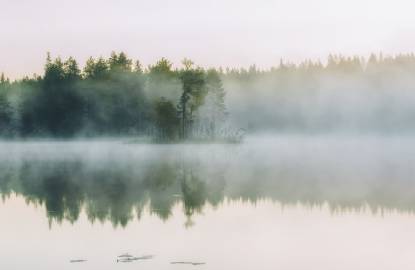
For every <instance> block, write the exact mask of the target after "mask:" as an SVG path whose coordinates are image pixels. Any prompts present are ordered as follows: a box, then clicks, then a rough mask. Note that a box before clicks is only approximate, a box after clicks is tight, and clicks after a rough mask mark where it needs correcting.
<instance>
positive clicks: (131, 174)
mask: <svg viewBox="0 0 415 270" xmlns="http://www.w3.org/2000/svg"><path fill="white" fill-rule="evenodd" d="M127 142H128V140H127ZM414 159H415V144H414V140H413V138H412V137H411V136H396V135H393V136H392V135H390V136H384V135H383V136H375V135H360V136H358V135H344V134H343V135H314V136H309V135H293V134H290V135H275V134H273V135H267V136H265V135H264V136H250V137H247V138H246V139H245V141H244V143H242V144H209V145H206V144H129V143H125V141H123V140H121V141H120V140H108V141H103V140H101V141H96V140H95V141H94V140H86V141H85V140H84V141H69V142H68V141H66V142H65V141H27V142H1V143H0V172H1V174H0V193H1V196H2V202H0V216H1V217H2V220H7V222H2V224H1V225H0V233H1V234H2V243H3V244H2V245H1V247H0V251H1V252H2V254H4V255H5V258H4V259H3V260H2V262H0V266H1V267H2V268H3V267H4V268H5V269H7V268H8V269H11V268H14V269H16V268H17V269H24V268H26V267H28V266H29V265H30V264H36V265H37V266H42V267H43V269H56V268H60V269H73V268H77V269H91V267H92V268H95V269H98V268H99V269H115V268H118V267H123V268H126V269H136V268H137V267H140V268H142V269H154V268H157V269H172V268H177V269H180V265H171V264H170V262H174V261H195V262H203V263H207V264H206V266H200V267H203V268H207V269H229V268H238V269H253V268H255V267H256V266H258V265H259V264H261V265H263V266H264V267H263V269H275V267H276V266H278V267H284V268H287V269H309V267H310V266H311V267H312V268H313V269H315V268H319V269H332V266H333V265H336V266H337V265H338V266H339V267H338V269H350V268H356V267H359V266H362V265H363V266H365V267H367V268H373V267H376V268H379V269H389V267H390V266H392V265H399V267H400V269H410V268H409V267H408V265H412V261H413V260H412V259H410V258H409V257H407V256H406V255H405V254H408V253H407V252H409V251H410V250H411V249H412V246H413V244H412V243H413V242H412V241H413V240H415V235H414V234H413V233H412V231H413V230H412V229H409V228H410V227H411V226H412V225H413V224H414V222H415V221H414V216H413V212H414V211H415V201H414V198H413V193H414V191H415V182H414V181H413V177H412V176H413V175H414V173H415V172H414V170H415V169H414V167H413V166H412V165H413V164H414V161H415V160H414ZM28 219H30V222H27V220H28ZM411 224H412V225H411ZM388 235H389V236H390V235H393V238H391V237H388ZM356 237H359V240H358V241H357V240H356ZM224 239H225V240H224ZM57 242H58V243H60V244H62V245H60V246H59V247H56V243H57ZM109 243H111V244H109ZM179 243H180V248H178V245H179ZM294 243H295V244H294ZM339 243H341V245H340V244H339ZM398 243H399V244H398ZM398 246H399V248H398ZM52 249H53V254H54V255H53V256H52V257H49V256H48V257H47V258H45V255H44V254H46V253H48V252H49V253H50V252H51V250H52ZM207 250H209V252H207ZM397 250H399V253H396V251H397ZM402 250H403V252H402ZM123 252H130V253H133V254H134V255H135V254H136V255H137V256H142V255H148V254H152V255H155V257H154V258H153V259H150V260H148V261H142V262H137V263H130V264H128V263H127V264H123V265H119V263H117V262H116V260H115V258H116V256H118V255H120V254H122V253H123ZM16 254H19V255H20V256H24V257H25V258H26V259H25V260H17V261H16V260H14V259H13V258H14V256H16ZM299 256H300V257H302V258H304V259H303V260H301V261H295V262H294V261H293V258H296V257H299ZM345 256H346V257H347V258H349V259H348V260H347V263H342V262H343V260H344V257H345ZM327 257H330V258H331V261H330V262H329V263H328V262H327ZM239 258H245V259H243V260H241V259H239ZM392 258H393V259H392ZM396 258H399V263H397V262H396V261H395V260H396ZM72 259H87V260H88V261H87V262H85V263H80V264H77V265H73V264H71V263H69V260H72ZM382 259H383V266H384V267H379V263H378V262H379V260H382Z"/></svg>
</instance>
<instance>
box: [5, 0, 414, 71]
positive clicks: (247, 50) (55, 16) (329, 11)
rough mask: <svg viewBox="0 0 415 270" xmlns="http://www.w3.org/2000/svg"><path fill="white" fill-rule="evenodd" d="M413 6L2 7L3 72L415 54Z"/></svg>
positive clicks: (53, 0)
mask: <svg viewBox="0 0 415 270" xmlns="http://www.w3.org/2000/svg"><path fill="white" fill-rule="evenodd" d="M414 14H415V2H414V1H413V0H393V1H391V0H250V1H248V0H210V1H209V0H203V1H199V0H174V1H173V0H171V1H169V0H149V1H140V0H36V1H34V0H0V72H1V71H4V72H5V73H6V74H7V75H8V76H10V77H13V78H15V77H21V76H22V75H25V74H32V73H34V72H37V73H41V72H42V69H43V64H44V61H45V57H46V52H47V51H50V52H51V53H52V55H53V56H58V55H59V56H62V57H63V58H66V57H68V56H74V57H76V58H77V59H78V60H79V61H80V62H81V63H82V64H83V63H84V61H85V60H86V58H87V57H88V56H100V55H102V56H108V55H109V54H110V52H111V51H112V50H115V51H121V50H122V51H125V52H127V54H128V55H129V56H131V57H132V58H137V59H139V60H141V61H142V62H143V63H144V64H150V63H153V62H155V61H156V60H157V59H159V58H161V57H163V56H164V57H167V58H169V59H170V60H172V61H173V62H175V63H177V64H178V63H180V60H181V59H183V58H184V57H188V58H191V59H193V60H194V61H195V62H196V63H197V64H199V65H201V66H205V67H209V66H224V67H226V66H232V67H241V66H244V67H247V66H249V65H251V64H256V65H257V66H259V67H264V68H267V67H270V66H272V65H278V63H279V59H280V58H284V59H287V60H291V61H296V62H297V61H300V60H302V59H305V58H311V59H323V60H324V59H325V58H326V57H327V55H328V54H329V53H342V54H345V55H354V54H359V55H362V56H366V55H367V54H369V53H370V52H380V51H382V52H384V53H386V54H395V53H399V52H411V51H415V15H414Z"/></svg>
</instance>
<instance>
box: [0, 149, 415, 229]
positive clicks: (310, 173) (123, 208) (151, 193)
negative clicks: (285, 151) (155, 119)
mask: <svg viewBox="0 0 415 270" xmlns="http://www.w3.org/2000/svg"><path fill="white" fill-rule="evenodd" d="M212 160H213V161H212ZM235 160H236V161H235ZM317 171H321V168H320V167H319V166H314V165H310V164H308V163H305V164H303V165H302V166H301V169H299V167H297V166H292V164H291V163H286V162H285V163H278V162H277V163H272V164H267V163H266V162H263V163H250V164H248V163H246V162H245V161H244V162H242V161H241V160H238V159H234V161H233V163H229V162H225V161H224V160H223V159H222V160H219V161H216V162H215V159H214V158H213V159H209V160H207V159H206V158H205V157H203V158H201V156H197V155H196V156H191V158H188V157H186V156H182V155H177V153H174V154H166V153H162V154H160V155H155V156H152V157H148V158H144V159H134V158H132V159H124V160H114V159H111V158H110V159H108V160H106V159H104V160H85V159H82V158H80V157H78V156H75V157H74V158H57V159H55V158H44V159H36V158H20V159H18V160H4V161H2V162H0V172H1V173H0V191H1V196H2V198H3V200H6V199H7V198H8V197H9V196H10V194H13V193H16V194H18V195H21V196H23V197H24V198H25V200H26V202H27V203H28V204H34V205H42V206H43V207H44V209H45V211H46V214H47V217H48V218H49V221H50V223H51V224H52V223H54V222H56V223H61V222H62V221H64V220H65V221H69V222H71V223H74V222H75V221H77V220H78V218H79V216H80V213H81V212H82V211H85V213H86V216H87V218H88V219H89V221H90V222H91V223H94V222H107V221H110V222H111V223H112V224H113V226H115V227H117V226H121V227H124V226H126V225H127V224H128V223H129V222H130V221H132V220H133V219H140V218H141V215H142V213H143V211H147V210H148V211H150V213H151V214H154V215H156V216H158V217H159V218H161V219H162V220H167V219H168V218H169V217H171V216H172V209H173V208H174V207H175V206H176V205H177V204H181V205H182V206H183V212H184V214H185V216H186V217H187V222H186V224H185V225H186V226H191V225H192V224H193V222H192V217H193V216H194V215H197V214H200V213H202V212H203V209H204V208H205V206H206V205H207V204H208V205H211V206H213V207H217V206H220V205H221V204H222V203H223V201H224V200H225V199H229V200H242V201H246V202H251V203H255V202H257V201H258V200H262V199H271V200H273V201H278V202H280V203H281V204H283V205H285V204H297V203H301V204H303V205H308V206H310V207H314V206H321V205H323V204H325V203H328V205H329V207H330V208H331V209H332V211H337V212H345V211H350V210H353V211H359V210H361V209H363V208H365V207H369V208H370V209H371V210H372V211H373V212H377V211H383V210H384V209H387V210H399V211H407V212H413V211H414V210H415V197H413V192H414V191H415V183H414V181H412V180H410V179H408V178H407V177H406V176H408V175H411V174H410V173H411V172H412V171H408V170H407V171H404V172H403V174H398V175H396V174H394V175H391V173H390V172H391V171H393V170H386V169H384V171H382V170H380V171H376V173H373V174H368V173H367V172H366V174H364V173H362V172H360V175H364V176H365V178H363V177H361V178H357V177H356V176H358V175H359V174H350V173H348V172H346V171H344V172H338V173H333V174H330V172H331V171H330V170H328V171H325V173H324V174H322V173H320V174H319V173H317ZM391 179H393V181H392V180H391Z"/></svg>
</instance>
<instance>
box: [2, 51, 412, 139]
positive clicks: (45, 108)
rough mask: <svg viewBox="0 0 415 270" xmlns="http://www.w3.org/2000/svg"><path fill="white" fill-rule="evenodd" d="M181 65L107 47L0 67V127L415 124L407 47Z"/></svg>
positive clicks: (80, 131) (181, 133) (85, 132)
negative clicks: (232, 65) (1, 70)
mask: <svg viewBox="0 0 415 270" xmlns="http://www.w3.org/2000/svg"><path fill="white" fill-rule="evenodd" d="M182 64H183V67H182V68H179V69H177V68H173V67H172V63H171V62H170V61H168V60H167V59H164V58H163V59H161V60H160V61H158V62H157V63H156V64H154V65H150V66H148V67H146V68H144V67H142V65H141V64H140V62H138V61H136V62H133V61H132V60H131V59H129V58H128V57H127V56H126V55H125V54H124V53H113V54H112V55H111V56H110V57H109V58H108V59H104V58H97V59H93V58H90V59H89V60H88V61H87V63H86V64H85V67H84V68H83V69H82V70H81V69H80V67H79V66H78V63H77V62H76V61H75V59H73V58H69V59H67V60H65V61H63V60H61V59H60V58H56V59H51V57H50V56H48V58H47V62H46V65H45V73H44V75H43V76H34V77H32V78H28V77H26V78H24V79H22V80H17V81H13V82H10V81H9V80H8V79H7V78H5V76H4V75H1V77H0V134H1V136H3V137H5V136H6V137H7V136H8V137H63V138H65V137H73V136H90V137H93V136H135V135H148V136H150V137H152V138H154V139H156V140H159V141H176V140H186V139H208V140H215V139H216V140H218V139H224V138H225V139H227V140H229V139H231V140H236V141H238V140H239V138H240V136H241V133H239V132H238V131H237V130H238V129H239V128H242V129H244V130H247V131H248V132H252V131H264V130H270V131H278V132H281V131H283V132H284V131H295V132H327V131H329V132H330V131H371V132H372V131H379V132H403V131H411V132H412V131H414V130H415V76H414V75H415V55H414V54H405V55H397V56H383V55H381V54H380V55H374V54H373V55H371V56H370V57H369V58H367V59H364V58H362V57H357V56H356V57H343V56H336V55H331V56H329V57H328V59H327V61H326V63H321V62H319V61H305V62H303V63H300V64H291V63H287V62H283V61H281V62H280V64H279V65H278V66H277V67H274V68H271V69H267V70H261V69H258V68H256V67H255V66H252V67H250V68H248V69H229V68H227V69H222V68H219V69H209V70H205V69H203V68H200V67H196V66H194V64H193V63H192V62H191V61H190V60H187V59H185V60H184V61H183V63H182ZM225 89H226V102H225ZM225 104H226V106H225ZM228 112H229V113H228ZM225 120H226V121H225ZM230 127H233V128H230Z"/></svg>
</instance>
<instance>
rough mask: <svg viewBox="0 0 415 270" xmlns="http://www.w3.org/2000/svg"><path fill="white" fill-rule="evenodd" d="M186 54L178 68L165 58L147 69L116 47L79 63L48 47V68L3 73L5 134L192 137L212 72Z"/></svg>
mask: <svg viewBox="0 0 415 270" xmlns="http://www.w3.org/2000/svg"><path fill="white" fill-rule="evenodd" d="M186 61H188V62H189V61H190V60H186ZM186 61H184V64H185V65H184V68H183V69H173V65H172V63H171V62H170V61H168V60H167V59H165V58H162V59H161V60H160V61H158V62H157V63H156V64H155V65H150V66H149V67H148V69H146V70H143V68H142V66H141V64H140V62H139V61H135V62H133V60H132V59H130V58H128V56H127V55H126V54H125V53H123V52H121V53H115V52H113V53H112V54H111V56H110V57H109V58H108V59H104V58H102V57H99V58H97V59H95V58H92V57H91V58H89V59H88V60H87V62H86V64H85V67H84V68H83V70H82V71H81V69H80V67H79V65H78V63H77V62H76V60H75V59H74V58H72V57H70V58H68V59H67V60H62V59H61V58H59V57H58V58H55V59H52V57H51V56H50V54H48V56H47V59H46V64H45V71H44V75H43V76H40V77H37V76H35V77H33V78H24V79H23V80H17V81H14V82H10V81H9V80H8V79H6V78H5V76H4V75H3V74H2V75H1V77H0V132H1V135H2V136H9V137H11V136H22V137H58V138H70V137H73V136H132V135H140V134H141V135H151V136H152V137H153V138H154V139H157V140H163V141H167V140H168V141H176V140H179V139H187V138H189V137H190V136H191V135H192V129H193V126H192V122H193V121H194V120H195V119H194V118H195V116H196V115H195V113H196V112H197V111H198V109H199V108H200V107H201V106H202V105H203V104H204V99H205V97H206V94H207V93H208V89H209V86H208V85H207V78H208V77H209V76H210V75H209V72H207V71H205V70H203V69H201V68H199V67H193V63H192V64H191V65H189V64H188V62H186ZM182 108H184V109H182ZM201 119H202V118H201ZM184 134H186V136H184Z"/></svg>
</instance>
